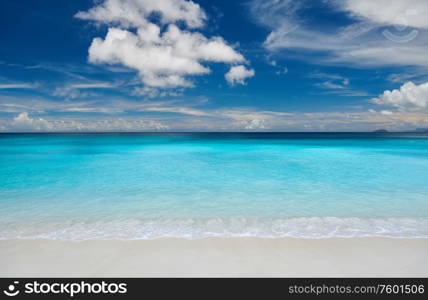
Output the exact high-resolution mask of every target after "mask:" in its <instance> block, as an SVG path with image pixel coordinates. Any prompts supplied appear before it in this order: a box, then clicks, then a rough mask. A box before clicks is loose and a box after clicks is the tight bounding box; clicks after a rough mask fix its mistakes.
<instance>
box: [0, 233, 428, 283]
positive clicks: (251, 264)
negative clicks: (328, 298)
mask: <svg viewBox="0 0 428 300" xmlns="http://www.w3.org/2000/svg"><path fill="white" fill-rule="evenodd" d="M0 276H1V277H26V276H27V277H195V276H196V277H224V276H225V277H427V276H428V239H386V238H358V239H320V240H315V239H313V240H310V239H257V238H239V239H238V238H235V239H214V238H213V239H203V240H184V239H162V240H139V241H84V242H65V241H53V240H3V241H0Z"/></svg>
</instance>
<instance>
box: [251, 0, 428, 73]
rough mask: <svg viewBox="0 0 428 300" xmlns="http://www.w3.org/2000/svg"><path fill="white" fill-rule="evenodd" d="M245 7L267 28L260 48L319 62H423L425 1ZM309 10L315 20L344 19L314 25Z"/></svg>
mask: <svg viewBox="0 0 428 300" xmlns="http://www.w3.org/2000/svg"><path fill="white" fill-rule="evenodd" d="M314 6H315V7H316V8H314ZM386 7H387V9H386ZM250 9H251V12H252V15H253V18H254V19H255V20H256V22H258V23H259V24H261V25H263V26H265V27H267V28H269V30H270V31H271V32H270V34H269V35H268V36H267V37H266V40H265V42H264V46H265V48H266V49H267V50H269V51H271V52H273V53H285V54H284V55H286V54H287V53H288V54H290V53H293V54H294V55H296V56H299V55H300V56H301V58H302V59H311V60H313V61H314V62H318V63H323V64H337V65H338V64H345V63H346V64H353V65H358V66H365V67H369V66H370V67H371V66H390V65H398V66H428V57H427V56H426V53H427V52H428V45H427V44H426V42H425V41H426V38H427V36H428V31H427V29H428V26H427V22H426V21H424V20H426V12H427V11H428V2H426V1H424V0H411V1H401V0H389V1H384V0H380V1H371V0H344V1H336V0H329V1H324V0H318V1H309V0H302V1H293V0H280V1H278V0H253V1H252V2H251V4H250ZM311 9H316V10H317V11H318V13H319V12H322V14H319V16H320V18H321V19H317V23H318V24H320V23H323V19H322V18H323V16H325V18H329V17H331V16H336V17H337V16H340V17H341V18H342V19H347V21H346V22H343V24H337V25H336V27H335V28H331V27H328V26H317V25H316V24H314V23H313V22H312V23H311V21H310V20H308V19H307V18H306V17H305V16H307V15H308V12H310V11H311ZM309 15H311V13H309ZM326 21H327V19H326ZM394 26H395V27H394ZM396 28H399V29H400V30H397V29H396ZM386 33H389V34H386ZM415 34H416V35H415ZM394 37H395V39H394ZM406 37H407V38H408V39H406ZM283 50H287V51H286V52H285V51H283ZM308 51H310V52H312V53H316V55H310V56H308V55H307V52H308ZM320 54H321V55H320Z"/></svg>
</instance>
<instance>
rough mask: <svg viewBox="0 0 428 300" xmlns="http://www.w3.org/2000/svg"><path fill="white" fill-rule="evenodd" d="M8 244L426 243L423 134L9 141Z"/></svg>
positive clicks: (1, 171) (2, 205)
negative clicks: (381, 239)
mask: <svg viewBox="0 0 428 300" xmlns="http://www.w3.org/2000/svg"><path fill="white" fill-rule="evenodd" d="M0 167H1V168H0V238H2V239H6V238H40V237H42V238H53V239H93V238H95V239H100V238H101V239H115V238H118V239H151V238H160V237H170V236H173V237H185V238H202V237H208V236H224V237H234V236H263V237H282V236H296V237H308V238H320V237H334V236H338V237H339V236H341V237H343V236H345V237H348V236H372V235H373V236H391V237H428V135H426V134H308V133H287V134H267V133H254V134H253V133H251V134H213V133H212V134H190V133H189V134H172V133H171V134H45V135H41V134H39V135H37V134H2V135H0Z"/></svg>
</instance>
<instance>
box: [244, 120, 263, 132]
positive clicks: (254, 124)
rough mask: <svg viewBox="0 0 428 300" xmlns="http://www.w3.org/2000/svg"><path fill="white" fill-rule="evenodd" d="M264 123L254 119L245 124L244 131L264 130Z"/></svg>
mask: <svg viewBox="0 0 428 300" xmlns="http://www.w3.org/2000/svg"><path fill="white" fill-rule="evenodd" d="M266 128H267V125H266V121H265V120H260V119H254V120H251V121H248V122H246V124H245V129H247V130H257V129H266Z"/></svg>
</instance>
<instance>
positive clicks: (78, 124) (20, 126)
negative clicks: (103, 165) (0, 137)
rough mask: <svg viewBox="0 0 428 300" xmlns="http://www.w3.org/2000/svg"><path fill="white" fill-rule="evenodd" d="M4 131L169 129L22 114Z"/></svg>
mask: <svg viewBox="0 0 428 300" xmlns="http://www.w3.org/2000/svg"><path fill="white" fill-rule="evenodd" d="M1 127H3V128H2V130H3V131H12V132H61V131H62V132H64V131H67V132H68V131H164V130H168V129H169V127H168V126H166V125H164V124H162V123H161V122H159V121H156V120H143V119H130V120H128V119H123V118H110V119H100V120H93V119H91V120H73V119H71V120H70V119H63V120H45V119H42V118H31V117H30V116H29V115H28V113H26V112H23V113H20V114H19V115H18V116H17V117H15V118H14V119H13V120H12V121H11V122H10V123H8V124H5V125H1Z"/></svg>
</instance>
